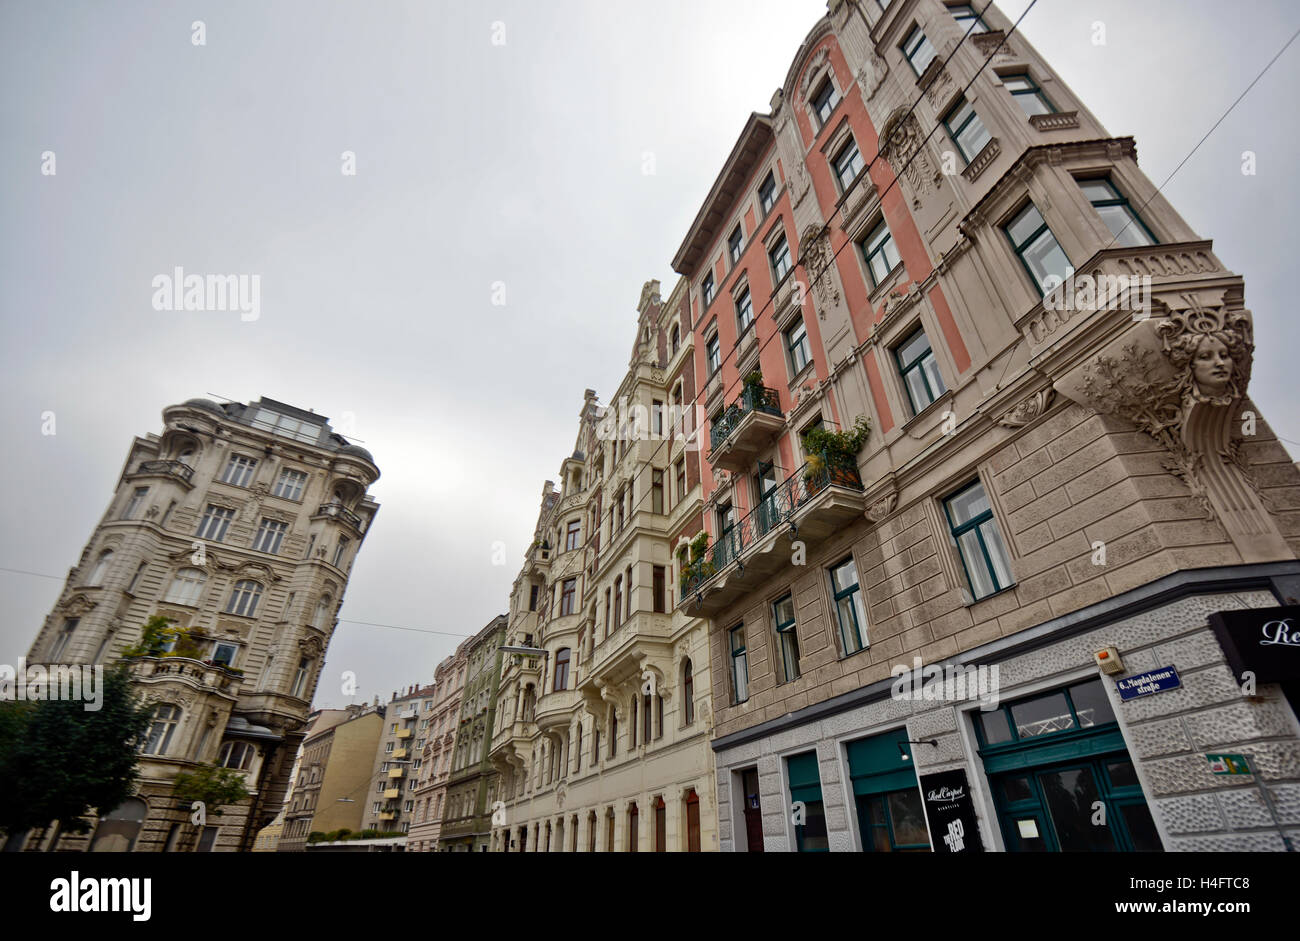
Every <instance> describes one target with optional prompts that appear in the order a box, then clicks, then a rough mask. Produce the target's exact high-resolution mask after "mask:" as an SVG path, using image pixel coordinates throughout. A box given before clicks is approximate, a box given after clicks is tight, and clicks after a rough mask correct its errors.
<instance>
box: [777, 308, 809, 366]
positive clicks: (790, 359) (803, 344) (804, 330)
mask: <svg viewBox="0 0 1300 941" xmlns="http://www.w3.org/2000/svg"><path fill="white" fill-rule="evenodd" d="M796 330H798V331H799V332H800V333H801V334H802V337H801V339H800V340H799V341H798V342H797V343H796V342H791V335H792V334H793V333H794V332H795V331H796ZM781 337H782V339H783V340H784V341H785V352H786V363H787V364H788V365H789V367H790V375H791V376H792V377H793V376H797V375H799V374H800V373H801V372H803V371H804V370H805V369H807V368H808V364H809V363H811V362H812V361H813V358H812V342H811V341H810V340H809V339H808V325H807V324H806V323H804V319H803V316H802V315H800V316H799V317H796V318H795V320H794V321H793V322H792V323H791V324H790V326H788V327H786V328H785V329H784V330H782V331H781ZM796 348H797V349H799V350H802V351H803V356H804V361H803V365H799V364H797V363H796V362H795V355H794V351H795V349H796Z"/></svg>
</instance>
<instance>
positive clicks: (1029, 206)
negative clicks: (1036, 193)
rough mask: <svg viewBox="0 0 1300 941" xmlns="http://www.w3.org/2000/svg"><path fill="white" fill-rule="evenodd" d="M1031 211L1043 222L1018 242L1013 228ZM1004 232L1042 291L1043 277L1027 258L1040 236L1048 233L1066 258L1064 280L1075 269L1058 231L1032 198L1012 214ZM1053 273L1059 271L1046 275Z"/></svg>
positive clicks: (1003, 229) (1032, 279) (1026, 270)
mask: <svg viewBox="0 0 1300 941" xmlns="http://www.w3.org/2000/svg"><path fill="white" fill-rule="evenodd" d="M1030 212H1033V213H1034V214H1035V215H1037V216H1038V219H1039V222H1040V223H1041V224H1040V225H1039V226H1038V227H1037V228H1035V229H1034V231H1033V232H1031V233H1030V234H1029V235H1027V236H1025V238H1024V239H1023V240H1022V241H1020V242H1019V243H1017V242H1016V239H1015V236H1013V235H1012V234H1011V229H1012V228H1013V227H1014V226H1015V224H1016V223H1017V222H1019V221H1020V219H1021V218H1023V217H1024V216H1025V215H1027V214H1028V213H1030ZM1002 234H1003V235H1005V236H1006V237H1007V241H1008V242H1010V243H1011V250H1012V251H1014V252H1015V253H1016V257H1017V258H1019V259H1020V264H1021V265H1023V266H1024V269H1025V273H1026V274H1028V275H1029V280H1030V281H1032V282H1033V283H1034V284H1035V285H1037V287H1038V289H1039V290H1040V291H1042V290H1043V279H1042V278H1039V277H1038V275H1037V274H1035V272H1034V269H1033V268H1031V267H1030V265H1029V262H1028V261H1027V260H1026V259H1025V253H1026V252H1028V251H1029V250H1030V249H1031V248H1033V247H1034V243H1036V242H1037V241H1038V240H1039V239H1040V238H1042V236H1043V235H1044V234H1047V235H1048V236H1049V237H1050V238H1051V239H1052V242H1053V243H1054V244H1055V245H1056V250H1057V251H1059V252H1060V253H1061V255H1062V257H1064V258H1065V263H1066V270H1065V271H1064V272H1061V273H1060V274H1059V275H1058V276H1059V277H1060V278H1061V279H1062V280H1065V278H1066V277H1067V275H1068V274H1069V272H1070V271H1071V270H1073V266H1072V265H1071V264H1070V256H1069V255H1067V254H1066V252H1065V249H1064V248H1062V247H1061V242H1060V240H1059V239H1058V238H1057V237H1056V233H1055V232H1053V231H1052V227H1051V226H1049V225H1048V224H1047V220H1046V219H1045V218H1044V217H1043V214H1042V212H1040V211H1039V209H1038V207H1037V206H1036V205H1034V203H1033V201H1032V200H1031V201H1030V202H1027V203H1025V205H1024V206H1022V207H1021V208H1020V209H1019V210H1018V211H1017V212H1016V214H1015V215H1014V216H1012V217H1011V218H1010V220H1008V221H1007V224H1006V225H1004V226H1002ZM1052 274H1057V272H1054V271H1049V272H1047V273H1046V275H1052ZM1046 275H1045V277H1046Z"/></svg>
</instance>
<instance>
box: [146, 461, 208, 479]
mask: <svg viewBox="0 0 1300 941" xmlns="http://www.w3.org/2000/svg"><path fill="white" fill-rule="evenodd" d="M136 473H137V474H166V475H167V476H168V477H179V478H180V479H181V480H183V481H185V482H186V483H189V482H190V481H191V480H192V479H193V477H194V468H192V467H190V465H188V464H186V463H184V462H183V461H142V462H141V463H140V467H139V469H138V470H136Z"/></svg>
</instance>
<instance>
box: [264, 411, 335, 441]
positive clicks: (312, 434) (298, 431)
mask: <svg viewBox="0 0 1300 941" xmlns="http://www.w3.org/2000/svg"><path fill="white" fill-rule="evenodd" d="M253 427H254V428H263V429H265V430H267V431H270V432H272V433H274V434H277V435H281V436H283V437H286V438H293V439H294V440H296V441H305V442H307V443H308V444H315V443H316V441H317V440H318V439H319V438H320V433H321V426H320V425H317V424H315V423H313V422H309V421H304V420H302V419H299V418H290V417H289V416H288V415H281V414H280V413H279V412H273V411H271V410H270V409H269V408H259V409H258V410H257V417H255V418H254V419H253Z"/></svg>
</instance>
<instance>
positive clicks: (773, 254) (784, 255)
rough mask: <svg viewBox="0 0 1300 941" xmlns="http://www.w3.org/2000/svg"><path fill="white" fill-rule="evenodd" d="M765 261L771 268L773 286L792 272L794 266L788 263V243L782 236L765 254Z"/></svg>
mask: <svg viewBox="0 0 1300 941" xmlns="http://www.w3.org/2000/svg"><path fill="white" fill-rule="evenodd" d="M767 260H768V263H769V264H770V265H771V266H772V283H773V284H780V283H781V282H782V281H784V280H785V279H786V277H787V276H788V275H789V274H790V272H791V271H793V270H794V264H793V263H792V262H791V261H790V243H789V242H788V241H786V237H785V236H784V235H782V236H781V239H780V241H778V242H777V243H776V244H775V245H773V246H772V249H771V250H770V251H769V252H768V253H767Z"/></svg>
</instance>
